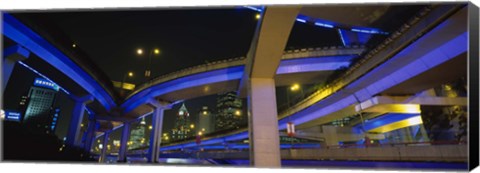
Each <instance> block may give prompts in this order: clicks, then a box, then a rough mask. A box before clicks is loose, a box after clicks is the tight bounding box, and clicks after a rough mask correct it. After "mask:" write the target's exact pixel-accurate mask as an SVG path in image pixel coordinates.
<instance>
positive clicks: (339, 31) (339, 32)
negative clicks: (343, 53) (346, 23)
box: [337, 29, 347, 46]
mask: <svg viewBox="0 0 480 173" xmlns="http://www.w3.org/2000/svg"><path fill="white" fill-rule="evenodd" d="M337 30H338V34H339V35H340V39H342V43H343V46H346V45H347V44H345V39H344V38H343V33H342V30H341V29H337Z"/></svg>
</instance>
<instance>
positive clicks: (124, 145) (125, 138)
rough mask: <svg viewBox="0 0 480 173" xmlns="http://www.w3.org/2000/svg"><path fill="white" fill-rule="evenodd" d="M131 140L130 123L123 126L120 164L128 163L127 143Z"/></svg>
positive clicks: (119, 154)
mask: <svg viewBox="0 0 480 173" xmlns="http://www.w3.org/2000/svg"><path fill="white" fill-rule="evenodd" d="M129 138H130V123H127V122H125V123H124V124H123V130H122V137H121V140H120V150H119V151H118V160H119V162H127V148H128V147H127V142H128V139H129Z"/></svg>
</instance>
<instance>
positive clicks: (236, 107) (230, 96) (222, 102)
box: [215, 92, 244, 130]
mask: <svg viewBox="0 0 480 173" xmlns="http://www.w3.org/2000/svg"><path fill="white" fill-rule="evenodd" d="M243 121H244V114H243V113H242V100H241V99H240V98H238V96H237V95H236V93H235V92H227V93H224V94H220V95H219V96H218V98H217V115H216V117H215V125H216V126H215V130H224V129H238V128H240V126H241V125H242V122H243Z"/></svg>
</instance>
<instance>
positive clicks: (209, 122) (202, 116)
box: [197, 106, 215, 134]
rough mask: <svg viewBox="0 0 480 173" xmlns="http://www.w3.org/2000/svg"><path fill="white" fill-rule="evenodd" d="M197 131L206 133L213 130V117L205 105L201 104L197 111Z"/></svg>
mask: <svg viewBox="0 0 480 173" xmlns="http://www.w3.org/2000/svg"><path fill="white" fill-rule="evenodd" d="M197 124H198V128H197V129H198V131H200V132H202V133H203V134H208V133H211V132H214V131H215V117H214V116H213V114H212V111H210V110H209V109H208V107H207V106H203V107H202V110H200V112H199V113H198V123H197Z"/></svg>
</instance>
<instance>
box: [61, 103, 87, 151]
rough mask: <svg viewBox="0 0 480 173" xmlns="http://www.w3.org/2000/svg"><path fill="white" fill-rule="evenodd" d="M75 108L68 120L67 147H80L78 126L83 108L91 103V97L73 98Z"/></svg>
mask: <svg viewBox="0 0 480 173" xmlns="http://www.w3.org/2000/svg"><path fill="white" fill-rule="evenodd" d="M74 100H75V106H74V108H73V112H72V117H71V119H70V126H69V127H68V132H67V140H66V144H67V145H69V146H72V147H73V146H80V141H79V140H78V136H79V134H80V124H81V123H82V120H83V114H84V112H85V106H86V105H87V104H88V103H90V102H92V101H93V96H91V95H87V96H84V97H80V98H77V97H75V98H74Z"/></svg>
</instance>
